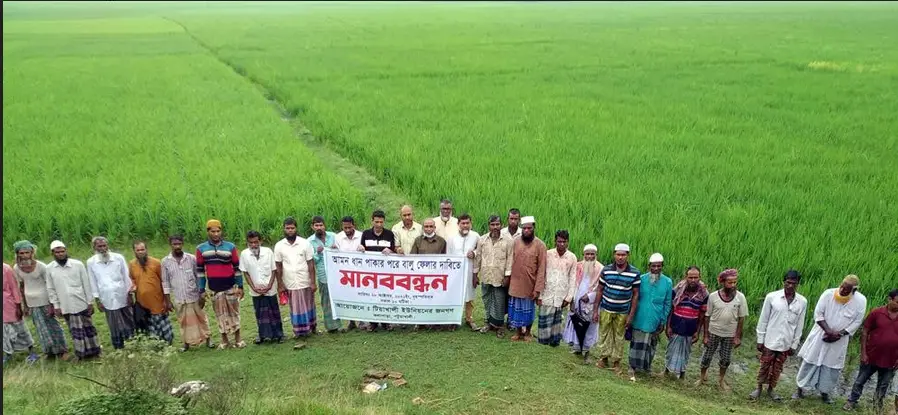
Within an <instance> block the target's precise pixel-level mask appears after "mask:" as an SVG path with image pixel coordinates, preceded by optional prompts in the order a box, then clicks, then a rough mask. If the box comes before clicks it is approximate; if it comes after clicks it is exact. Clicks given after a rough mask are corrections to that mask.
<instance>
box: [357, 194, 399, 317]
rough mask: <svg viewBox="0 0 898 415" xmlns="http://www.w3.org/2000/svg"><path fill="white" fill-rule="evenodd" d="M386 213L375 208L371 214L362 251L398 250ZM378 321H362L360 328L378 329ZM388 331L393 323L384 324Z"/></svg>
mask: <svg viewBox="0 0 898 415" xmlns="http://www.w3.org/2000/svg"><path fill="white" fill-rule="evenodd" d="M384 219H385V215H384V212H383V211H382V210H375V211H374V213H372V214H371V228H370V229H366V230H365V231H364V232H362V243H361V244H360V245H359V251H361V252H380V253H382V254H384V255H389V254H392V253H393V252H395V251H396V235H394V234H393V231H391V230H389V229H384ZM377 326H378V324H377V323H367V322H361V323H360V324H359V328H361V329H364V330H366V331H368V332H373V331H375V330H377ZM383 327H384V328H385V329H387V331H392V330H393V326H392V325H391V324H383Z"/></svg>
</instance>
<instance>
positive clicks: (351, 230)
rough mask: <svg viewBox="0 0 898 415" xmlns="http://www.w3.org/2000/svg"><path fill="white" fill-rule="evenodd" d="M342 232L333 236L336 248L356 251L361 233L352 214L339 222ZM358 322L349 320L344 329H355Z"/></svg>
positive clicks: (360, 240)
mask: <svg viewBox="0 0 898 415" xmlns="http://www.w3.org/2000/svg"><path fill="white" fill-rule="evenodd" d="M340 225H341V227H342V229H343V232H340V233H338V234H337V236H335V237H334V241H335V243H336V245H337V250H338V251H342V252H358V250H359V246H361V245H362V233H361V232H359V231H358V230H356V228H355V219H353V217H352V216H344V217H343V220H342V223H341V224H340ZM358 324H359V323H358V322H357V321H353V320H349V324H348V325H347V327H346V330H355V328H356V327H358Z"/></svg>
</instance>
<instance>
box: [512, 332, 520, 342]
mask: <svg viewBox="0 0 898 415" xmlns="http://www.w3.org/2000/svg"><path fill="white" fill-rule="evenodd" d="M511 341H513V342H519V341H521V335H520V334H517V333H515V335H514V336H511Z"/></svg>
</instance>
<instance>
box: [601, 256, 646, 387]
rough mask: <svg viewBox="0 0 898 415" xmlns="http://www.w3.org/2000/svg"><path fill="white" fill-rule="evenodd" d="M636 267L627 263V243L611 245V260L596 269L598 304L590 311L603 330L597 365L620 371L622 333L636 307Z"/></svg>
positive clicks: (637, 303) (631, 321) (637, 274)
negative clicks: (612, 246)
mask: <svg viewBox="0 0 898 415" xmlns="http://www.w3.org/2000/svg"><path fill="white" fill-rule="evenodd" d="M640 283H642V280H640V279H639V270H638V269H637V268H636V267H634V266H632V265H630V246H629V245H627V244H617V245H615V246H614V263H613V264H610V265H606V266H604V267H603V268H602V270H601V271H600V272H599V289H598V291H597V292H596V298H599V299H601V300H600V301H599V307H596V309H595V311H593V312H592V321H593V323H599V327H601V333H602V340H601V341H602V351H601V353H600V354H599V361H598V362H597V363H596V367H599V368H606V367H608V359H609V358H610V359H611V361H612V366H611V368H612V369H613V370H614V371H615V372H616V373H620V370H621V368H620V360H621V358H622V357H623V354H624V337H625V333H626V332H627V329H629V328H630V325H631V324H632V323H633V316H634V314H635V313H636V309H637V308H638V307H639V284H640Z"/></svg>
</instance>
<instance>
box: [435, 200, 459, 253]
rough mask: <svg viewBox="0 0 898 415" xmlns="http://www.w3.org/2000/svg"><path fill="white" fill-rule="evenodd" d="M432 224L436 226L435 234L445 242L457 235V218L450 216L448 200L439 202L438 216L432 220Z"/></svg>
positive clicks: (450, 210) (450, 209)
mask: <svg viewBox="0 0 898 415" xmlns="http://www.w3.org/2000/svg"><path fill="white" fill-rule="evenodd" d="M433 222H434V224H435V225H436V234H437V235H439V236H440V237H441V238H443V239H445V240H446V242H449V239H451V238H452V237H453V236H455V235H458V218H456V217H454V216H452V202H450V201H449V199H443V200H441V201H440V216H437V217H435V218H433Z"/></svg>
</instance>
